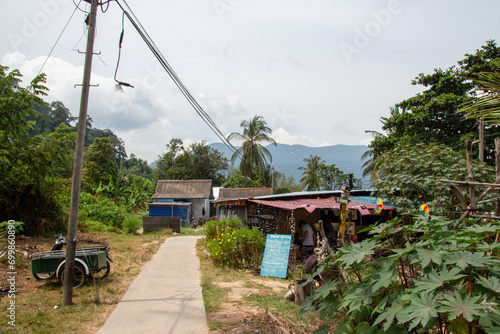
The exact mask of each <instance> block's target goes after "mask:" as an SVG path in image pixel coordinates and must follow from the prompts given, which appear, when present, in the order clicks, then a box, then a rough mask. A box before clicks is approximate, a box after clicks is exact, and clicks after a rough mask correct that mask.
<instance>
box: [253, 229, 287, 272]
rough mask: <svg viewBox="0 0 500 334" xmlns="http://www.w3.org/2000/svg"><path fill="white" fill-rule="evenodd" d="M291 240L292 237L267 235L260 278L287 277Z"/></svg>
mask: <svg viewBox="0 0 500 334" xmlns="http://www.w3.org/2000/svg"><path fill="white" fill-rule="evenodd" d="M291 240H292V237H291V236H290V235H282V234H268V235H267V239H266V249H265V250H264V259H263V260H262V266H261V269H260V276H273V277H281V278H285V277H286V271H287V268H288V255H289V254H290V242H291Z"/></svg>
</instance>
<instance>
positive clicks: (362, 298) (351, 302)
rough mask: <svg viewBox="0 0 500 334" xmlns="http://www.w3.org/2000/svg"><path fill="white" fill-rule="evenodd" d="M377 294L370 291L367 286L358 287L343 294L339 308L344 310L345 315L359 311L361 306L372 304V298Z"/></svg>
mask: <svg viewBox="0 0 500 334" xmlns="http://www.w3.org/2000/svg"><path fill="white" fill-rule="evenodd" d="M376 295H377V293H374V292H372V291H371V287H370V286H369V285H358V286H355V287H353V288H352V289H350V290H349V291H347V292H346V293H344V299H343V300H342V304H341V305H340V308H341V309H342V308H345V309H346V310H347V313H351V312H354V311H360V310H361V307H362V306H363V305H370V304H372V302H373V299H372V298H373V297H374V296H376Z"/></svg>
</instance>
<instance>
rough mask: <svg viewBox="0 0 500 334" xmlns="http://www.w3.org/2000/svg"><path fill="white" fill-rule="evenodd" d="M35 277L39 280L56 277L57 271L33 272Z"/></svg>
mask: <svg viewBox="0 0 500 334" xmlns="http://www.w3.org/2000/svg"><path fill="white" fill-rule="evenodd" d="M33 277H34V278H36V279H37V280H39V281H43V280H46V279H49V278H54V277H56V273H40V274H33Z"/></svg>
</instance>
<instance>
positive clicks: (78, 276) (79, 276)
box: [57, 262, 87, 288]
mask: <svg viewBox="0 0 500 334" xmlns="http://www.w3.org/2000/svg"><path fill="white" fill-rule="evenodd" d="M64 267H65V263H64V264H62V265H61V266H59V270H58V271H57V277H58V278H59V283H61V285H63V284H64ZM86 280H87V275H86V274H85V268H84V267H83V265H82V264H81V263H79V262H75V268H74V269H73V280H72V282H73V288H79V287H81V286H82V285H84V284H85V281H86Z"/></svg>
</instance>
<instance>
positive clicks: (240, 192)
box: [217, 188, 273, 201]
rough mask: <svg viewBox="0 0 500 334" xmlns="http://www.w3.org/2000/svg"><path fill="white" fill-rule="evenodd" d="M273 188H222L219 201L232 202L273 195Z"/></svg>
mask: <svg viewBox="0 0 500 334" xmlns="http://www.w3.org/2000/svg"><path fill="white" fill-rule="evenodd" d="M272 193H273V189H272V188H220V189H219V197H218V198H217V201H230V200H234V201H236V200H240V199H247V198H248V197H258V196H266V195H272Z"/></svg>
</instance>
